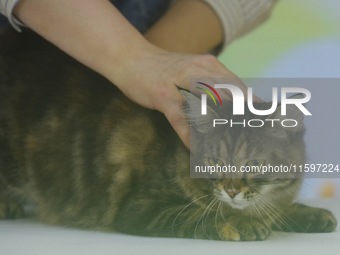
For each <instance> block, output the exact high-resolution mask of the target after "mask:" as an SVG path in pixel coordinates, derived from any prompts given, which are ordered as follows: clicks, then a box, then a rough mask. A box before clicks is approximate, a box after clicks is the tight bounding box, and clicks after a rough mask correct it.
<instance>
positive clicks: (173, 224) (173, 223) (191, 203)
mask: <svg viewBox="0 0 340 255" xmlns="http://www.w3.org/2000/svg"><path fill="white" fill-rule="evenodd" d="M208 196H209V195H204V196H201V197H199V198H197V199H194V200H193V201H191V202H190V203H189V204H187V205H186V206H185V207H184V208H183V209H182V210H181V211H180V212H179V213H178V214H177V215H176V217H175V219H174V221H173V222H172V235H173V236H174V237H175V231H174V228H175V226H177V225H176V221H177V219H178V217H179V216H180V215H181V213H183V212H184V211H185V210H186V209H187V208H188V207H190V206H191V205H193V204H195V203H196V202H197V201H199V200H201V199H203V198H206V197H208ZM210 199H211V198H210ZM210 199H208V201H209V200H210ZM187 220H189V219H187ZM182 223H183V222H181V223H178V225H179V224H182Z"/></svg>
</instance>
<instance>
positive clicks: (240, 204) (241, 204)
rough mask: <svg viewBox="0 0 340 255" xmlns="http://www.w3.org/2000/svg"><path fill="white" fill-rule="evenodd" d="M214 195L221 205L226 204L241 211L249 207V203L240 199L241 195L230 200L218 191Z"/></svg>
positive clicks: (226, 195) (224, 193) (225, 194)
mask: <svg viewBox="0 0 340 255" xmlns="http://www.w3.org/2000/svg"><path fill="white" fill-rule="evenodd" d="M216 195H217V197H218V198H219V199H220V200H221V201H222V202H223V203H226V204H228V205H229V206H231V207H232V208H234V209H239V210H242V209H245V208H246V207H248V206H249V203H248V202H247V201H244V199H242V198H241V197H242V194H241V193H240V194H239V195H237V196H235V197H234V198H231V197H230V196H229V195H228V194H227V193H226V192H225V191H220V192H218V193H217V194H216Z"/></svg>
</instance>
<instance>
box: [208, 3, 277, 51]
mask: <svg viewBox="0 0 340 255" xmlns="http://www.w3.org/2000/svg"><path fill="white" fill-rule="evenodd" d="M203 1H204V2H206V3H207V4H208V5H210V7H211V8H212V9H213V10H214V11H215V12H216V14H217V16H218V17H219V19H220V21H221V23H222V26H223V32H224V42H223V47H225V46H226V45H228V43H230V42H231V41H232V40H234V39H235V38H237V37H239V36H241V35H243V34H244V33H246V32H248V31H250V30H252V29H253V28H255V27H256V26H258V25H259V24H261V23H262V22H263V21H265V20H266V19H267V18H268V17H269V16H270V12H271V10H272V8H273V7H274V5H275V3H276V2H277V1H278V0H203Z"/></svg>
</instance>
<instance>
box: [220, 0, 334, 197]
mask: <svg viewBox="0 0 340 255" xmlns="http://www.w3.org/2000/svg"><path fill="white" fill-rule="evenodd" d="M220 60H221V61H222V62H223V63H224V64H225V65H226V66H227V67H228V68H229V69H230V70H231V71H233V72H234V73H236V74H237V75H238V76H240V77H241V78H340V1H339V0H322V1H320V0H281V1H279V2H278V4H277V5H276V7H275V9H274V11H273V13H272V16H271V18H270V19H269V20H268V21H267V22H266V23H264V24H263V25H262V26H260V27H259V28H257V29H256V30H254V31H253V32H251V33H250V34H248V35H246V36H243V37H242V38H240V39H238V40H237V41H236V42H234V43H233V44H231V45H230V47H228V48H227V49H226V50H225V51H224V52H223V53H222V55H221V56H220ZM336 92H339V93H335V94H336V95H334V97H333V98H334V99H333V101H332V102H331V104H332V107H333V109H340V101H339V100H338V97H340V84H339V89H337V90H336ZM312 96H313V95H312ZM335 118H337V119H338V122H339V119H340V115H337V116H335ZM312 131H313V130H312ZM339 131H340V130H339V129H334V130H333V131H332V132H334V133H333V134H330V136H331V137H332V138H333V139H335V144H336V145H338V146H336V147H335V148H334V149H335V150H337V151H336V153H337V155H338V156H337V160H338V163H340V134H339V133H338V132H339ZM317 132H318V133H317ZM323 132H324V130H316V131H315V132H314V133H315V134H316V135H317V136H318V137H320V135H321V136H322V134H323ZM312 133H313V132H312ZM307 135H308V131H307ZM307 139H313V137H310V136H309V137H308V138H307ZM308 145H310V144H309V141H308V140H307V150H309V151H312V152H310V154H313V149H315V148H312V147H315V146H316V145H315V143H313V146H309V147H308ZM334 196H337V197H340V179H339V178H333V179H329V178H328V179H325V178H322V179H316V178H313V179H306V180H305V183H304V187H303V189H302V191H301V197H302V198H312V197H334Z"/></svg>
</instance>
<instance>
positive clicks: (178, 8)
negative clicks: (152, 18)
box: [145, 0, 223, 53]
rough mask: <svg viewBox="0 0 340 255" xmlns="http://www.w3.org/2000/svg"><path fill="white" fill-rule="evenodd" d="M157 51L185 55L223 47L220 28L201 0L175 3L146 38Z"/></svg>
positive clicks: (215, 18)
mask: <svg viewBox="0 0 340 255" xmlns="http://www.w3.org/2000/svg"><path fill="white" fill-rule="evenodd" d="M145 37H146V38H147V39H148V40H149V41H150V42H152V43H153V44H155V45H156V46H159V47H160V48H163V49H166V50H170V51H174V52H184V53H206V52H209V51H210V50H212V49H214V48H215V47H217V46H218V45H219V44H221V43H222V40H223V30H222V25H221V23H220V21H219V19H218V17H217V16H216V13H215V12H214V11H213V10H212V9H211V8H210V7H209V6H208V5H207V4H206V3H204V2H203V1H201V0H177V1H176V2H175V3H174V4H173V5H172V6H171V7H170V9H169V10H168V11H167V13H166V14H165V15H164V16H163V17H162V18H161V19H160V20H159V21H158V22H157V23H156V24H155V25H154V26H153V27H152V28H151V29H150V30H149V31H148V32H147V33H146V34H145Z"/></svg>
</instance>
